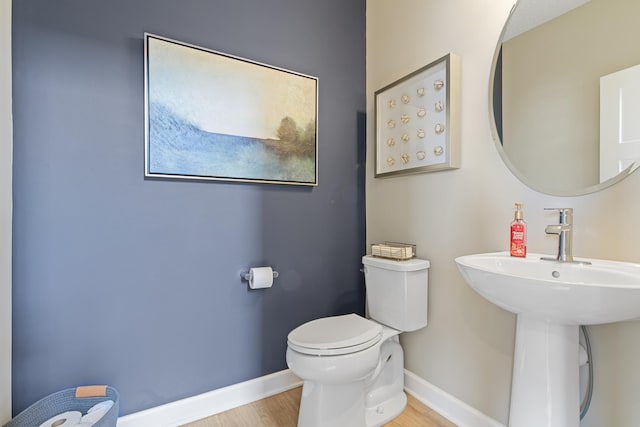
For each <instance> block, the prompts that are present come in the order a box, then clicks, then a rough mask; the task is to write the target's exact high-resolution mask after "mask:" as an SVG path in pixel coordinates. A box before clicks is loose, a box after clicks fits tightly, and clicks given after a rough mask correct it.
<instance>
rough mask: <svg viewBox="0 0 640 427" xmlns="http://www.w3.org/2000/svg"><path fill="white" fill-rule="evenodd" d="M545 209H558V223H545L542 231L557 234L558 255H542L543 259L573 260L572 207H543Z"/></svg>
mask: <svg viewBox="0 0 640 427" xmlns="http://www.w3.org/2000/svg"><path fill="white" fill-rule="evenodd" d="M545 210H552V211H559V212H560V223H559V224H553V225H547V226H546V227H545V229H544V232H545V233H547V234H557V235H558V256H557V257H556V258H548V257H543V258H542V259H544V260H549V261H560V262H574V261H573V209H572V208H545Z"/></svg>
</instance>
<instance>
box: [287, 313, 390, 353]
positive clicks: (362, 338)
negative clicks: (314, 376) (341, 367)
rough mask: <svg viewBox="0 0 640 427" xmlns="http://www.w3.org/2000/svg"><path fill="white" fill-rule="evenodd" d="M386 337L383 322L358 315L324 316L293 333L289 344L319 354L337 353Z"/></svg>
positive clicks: (349, 350) (296, 349)
mask: <svg viewBox="0 0 640 427" xmlns="http://www.w3.org/2000/svg"><path fill="white" fill-rule="evenodd" d="M381 338H382V325H380V324H378V323H376V322H373V321H371V320H368V319H365V318H364V317H361V316H358V315H357V314H347V315H344V316H332V317H324V318H322V319H316V320H312V321H310V322H307V323H305V324H303V325H301V326H298V327H297V328H296V329H294V330H293V331H291V332H290V333H289V336H288V337H287V343H288V345H289V348H291V349H292V350H294V351H297V352H298V353H303V354H309V355H316V356H337V355H343V354H349V353H355V352H358V351H362V350H365V349H367V348H369V347H371V346H373V345H375V344H377V343H378V342H379V341H380V340H381Z"/></svg>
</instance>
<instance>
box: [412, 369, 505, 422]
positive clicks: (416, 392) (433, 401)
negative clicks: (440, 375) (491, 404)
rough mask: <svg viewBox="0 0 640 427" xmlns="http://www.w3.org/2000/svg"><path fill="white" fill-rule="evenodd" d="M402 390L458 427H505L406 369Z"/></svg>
mask: <svg viewBox="0 0 640 427" xmlns="http://www.w3.org/2000/svg"><path fill="white" fill-rule="evenodd" d="M404 388H405V391H406V392H407V393H409V394H410V395H412V396H413V397H415V398H416V399H418V400H419V401H421V402H422V403H424V404H425V405H427V406H428V407H429V408H431V409H433V410H434V411H436V412H437V413H439V414H440V415H442V416H443V417H445V418H446V419H448V420H449V421H451V422H452V423H454V424H456V425H458V426H460V427H506V426H505V425H504V424H502V423H500V422H498V421H496V420H494V419H493V418H491V417H489V416H487V415H485V414H483V413H482V412H480V411H478V410H477V409H475V408H473V407H471V406H469V405H467V404H466V403H464V402H463V401H461V400H459V399H458V398H456V397H454V396H452V395H450V394H449V393H447V392H445V391H444V390H441V389H439V388H438V387H436V386H434V385H433V384H431V383H429V382H427V381H425V380H423V379H422V378H420V377H419V376H417V375H416V374H414V373H412V372H410V371H407V370H406V369H405V371H404Z"/></svg>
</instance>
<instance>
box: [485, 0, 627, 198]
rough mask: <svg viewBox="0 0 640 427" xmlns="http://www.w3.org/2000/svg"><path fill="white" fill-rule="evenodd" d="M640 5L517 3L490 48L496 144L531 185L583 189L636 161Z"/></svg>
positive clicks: (597, 0)
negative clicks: (639, 22) (492, 51)
mask: <svg viewBox="0 0 640 427" xmlns="http://www.w3.org/2000/svg"><path fill="white" fill-rule="evenodd" d="M638 18H640V1H638V0H519V1H518V2H517V3H516V5H515V6H514V8H513V9H512V11H511V14H510V16H509V18H508V20H507V22H506V24H505V27H504V29H503V30H502V34H501V36H500V40H499V41H498V45H497V48H496V54H495V56H494V60H493V66H492V72H491V85H490V94H489V104H490V114H491V118H492V128H493V131H494V135H495V139H496V146H497V148H498V151H499V152H500V154H501V156H502V158H503V160H504V161H505V163H506V164H507V166H508V167H509V169H511V171H512V172H513V173H514V174H515V175H516V176H517V177H518V178H519V179H520V180H521V181H523V182H524V183H525V184H527V185H528V186H529V187H531V188H533V189H534V190H537V191H540V192H543V193H547V194H552V195H558V196H576V195H581V194H587V193H591V192H594V191H598V190H600V189H603V188H605V187H607V186H609V185H612V184H614V183H616V182H618V181H620V180H621V179H623V178H624V177H626V176H628V175H629V174H631V173H632V172H633V171H634V170H635V169H637V168H638V166H639V164H640V120H638V119H637V118H638V117H640V45H639V43H640V42H639V40H640V25H638V24H637V21H638Z"/></svg>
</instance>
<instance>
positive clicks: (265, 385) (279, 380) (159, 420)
mask: <svg viewBox="0 0 640 427" xmlns="http://www.w3.org/2000/svg"><path fill="white" fill-rule="evenodd" d="M299 385H302V380H301V379H300V378H298V377H297V376H296V375H294V374H293V373H292V372H291V371H290V370H289V369H285V370H284V371H280V372H276V373H273V374H270V375H266V376H264V377H259V378H255V379H252V380H249V381H245V382H243V383H238V384H233V385H230V386H228V387H224V388H220V389H217V390H213V391H210V392H207V393H203V394H199V395H197V396H193V397H188V398H186V399H182V400H177V401H175V402H171V403H167V404H166V405H162V406H157V407H155V408H150V409H147V410H144V411H140V412H136V413H134V414H130V415H125V416H124V417H120V418H119V419H118V427H176V426H180V425H182V424H186V423H190V422H193V421H196V420H200V419H202V418H206V417H210V416H211V415H215V414H219V413H220V412H224V411H227V410H229V409H233V408H237V407H238V406H242V405H246V404H247V403H251V402H255V401H256V400H260V399H264V398H265V397H269V396H273V395H274V394H278V393H282V392H283V391H287V390H290V389H292V388H295V387H298V386H299Z"/></svg>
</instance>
